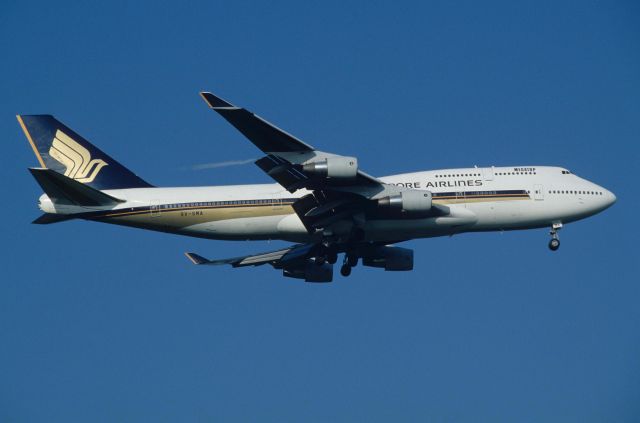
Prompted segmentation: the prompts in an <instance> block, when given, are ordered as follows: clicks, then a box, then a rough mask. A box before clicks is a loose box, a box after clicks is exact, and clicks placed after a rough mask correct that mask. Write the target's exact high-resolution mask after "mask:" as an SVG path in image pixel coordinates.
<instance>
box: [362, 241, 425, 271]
mask: <svg viewBox="0 0 640 423" xmlns="http://www.w3.org/2000/svg"><path fill="white" fill-rule="evenodd" d="M362 264H363V265H364V266H369V267H379V268H383V269H384V270H387V271H404V270H413V250H410V249H408V248H401V247H389V246H384V247H380V248H378V249H377V250H376V251H374V252H373V253H372V254H369V255H367V256H365V257H362Z"/></svg>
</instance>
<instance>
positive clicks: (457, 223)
mask: <svg viewBox="0 0 640 423" xmlns="http://www.w3.org/2000/svg"><path fill="white" fill-rule="evenodd" d="M379 179H380V180H381V181H383V182H384V183H387V184H393V185H399V186H402V187H406V188H412V189H420V190H428V191H430V192H432V193H433V202H434V204H441V205H445V206H447V207H448V208H449V209H450V213H449V214H448V215H446V216H439V217H428V218H413V219H412V218H404V219H391V220H389V219H384V220H382V219H380V220H367V221H366V222H364V228H363V229H364V230H365V233H366V240H367V241H380V242H385V241H388V242H394V241H401V240H406V239H412V238H425V237H433V236H441V235H450V234H454V233H461V232H473V231H495V230H513V229H531V228H540V227H550V226H552V225H554V224H562V223H569V222H573V221H576V220H579V219H583V218H585V217H588V216H591V215H594V214H596V213H598V212H600V211H602V210H604V209H606V208H607V207H609V206H610V205H611V204H613V203H614V202H615V200H616V198H615V195H613V193H611V192H610V191H608V190H606V189H604V188H602V187H601V186H598V185H596V184H594V183H592V182H590V181H587V180H585V179H582V178H580V177H578V176H576V175H573V174H571V173H569V172H568V171H567V170H566V169H563V168H559V167H544V166H524V167H491V168H467V169H446V170H431V171H424V172H415V173H405V174H399V175H393V176H387V177H382V178H379ZM105 192H106V193H108V194H109V195H112V196H114V197H116V198H120V199H123V200H126V201H125V202H123V203H121V204H119V205H118V206H116V207H112V208H109V209H105V208H102V209H95V208H94V209H92V208H86V207H76V206H73V207H72V206H66V207H65V206H60V205H59V204H55V205H54V204H53V203H52V202H51V201H50V200H49V199H48V197H47V196H46V195H43V196H42V197H41V198H40V207H41V208H42V210H43V211H45V212H48V213H62V214H76V213H81V214H84V215H85V216H86V218H87V219H90V220H99V221H104V222H107V223H114V224H121V225H127V226H134V227H140V228H144V229H151V230H159V231H164V232H171V233H178V234H182V235H188V236H196V237H203V238H211V239H225V240H230V239H237V240H259V239H282V240H287V241H294V242H305V241H308V240H309V238H310V235H309V234H308V232H307V230H306V229H305V227H304V226H303V224H302V222H301V221H300V219H299V218H298V216H297V215H296V214H295V213H294V212H293V209H292V208H291V206H290V204H291V203H292V202H293V201H294V200H295V199H297V198H300V197H302V196H304V195H306V194H308V193H309V191H306V190H299V191H296V192H295V193H293V194H291V193H289V192H288V191H285V190H284V189H283V188H282V187H281V186H280V185H278V184H261V185H235V186H214V187H187V188H135V189H123V190H109V191H105ZM79 217H84V216H79Z"/></svg>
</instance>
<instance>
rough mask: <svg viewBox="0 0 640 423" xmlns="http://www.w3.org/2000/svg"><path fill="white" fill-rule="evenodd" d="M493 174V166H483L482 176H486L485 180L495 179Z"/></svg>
mask: <svg viewBox="0 0 640 423" xmlns="http://www.w3.org/2000/svg"><path fill="white" fill-rule="evenodd" d="M493 174H494V171H493V166H491V167H483V168H482V176H483V177H484V180H485V181H493Z"/></svg>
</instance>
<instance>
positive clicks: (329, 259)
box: [327, 251, 338, 264]
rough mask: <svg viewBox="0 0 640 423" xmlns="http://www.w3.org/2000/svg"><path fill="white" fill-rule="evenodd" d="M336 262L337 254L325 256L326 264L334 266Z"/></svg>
mask: <svg viewBox="0 0 640 423" xmlns="http://www.w3.org/2000/svg"><path fill="white" fill-rule="evenodd" d="M337 261H338V253H336V252H335V251H332V252H330V253H329V254H327V263H329V264H336V262H337Z"/></svg>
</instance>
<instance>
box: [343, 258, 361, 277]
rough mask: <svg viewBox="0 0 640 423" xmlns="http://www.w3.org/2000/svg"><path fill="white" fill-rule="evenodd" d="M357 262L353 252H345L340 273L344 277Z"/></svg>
mask: <svg viewBox="0 0 640 423" xmlns="http://www.w3.org/2000/svg"><path fill="white" fill-rule="evenodd" d="M357 264H358V256H356V255H354V254H348V253H345V255H344V260H343V261H342V266H341V267H340V274H341V275H342V276H344V277H345V278H346V277H347V276H349V275H350V274H351V269H352V268H353V267H355V266H356V265H357Z"/></svg>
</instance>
